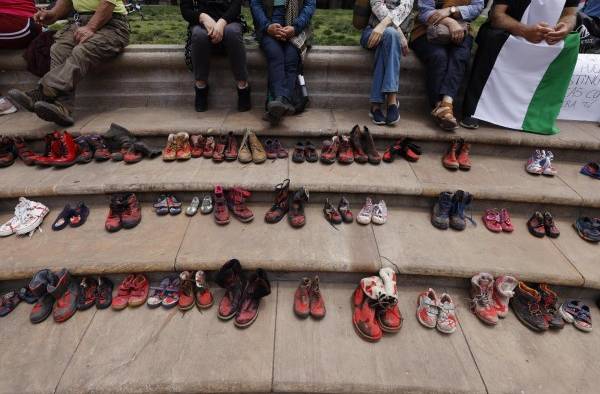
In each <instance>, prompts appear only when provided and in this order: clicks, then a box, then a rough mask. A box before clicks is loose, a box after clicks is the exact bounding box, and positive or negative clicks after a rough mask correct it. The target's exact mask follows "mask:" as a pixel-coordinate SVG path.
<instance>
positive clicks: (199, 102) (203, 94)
mask: <svg viewBox="0 0 600 394" xmlns="http://www.w3.org/2000/svg"><path fill="white" fill-rule="evenodd" d="M194 89H195V90H196V101H195V102H194V106H195V107H196V112H205V111H206V110H207V109H208V91H209V89H210V88H209V87H208V85H206V86H205V87H204V88H202V89H200V88H199V87H198V86H194Z"/></svg>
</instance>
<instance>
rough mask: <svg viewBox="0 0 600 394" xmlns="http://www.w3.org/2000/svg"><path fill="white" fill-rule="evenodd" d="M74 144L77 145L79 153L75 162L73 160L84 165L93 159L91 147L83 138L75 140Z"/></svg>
mask: <svg viewBox="0 0 600 394" xmlns="http://www.w3.org/2000/svg"><path fill="white" fill-rule="evenodd" d="M75 143H76V144H77V151H78V152H79V153H78V154H77V160H75V161H76V162H77V163H79V164H86V163H89V162H90V161H92V160H93V159H94V153H93V152H92V147H91V146H90V144H89V143H88V141H87V138H86V137H85V136H79V137H77V138H75Z"/></svg>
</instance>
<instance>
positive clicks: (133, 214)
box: [121, 193, 142, 229]
mask: <svg viewBox="0 0 600 394" xmlns="http://www.w3.org/2000/svg"><path fill="white" fill-rule="evenodd" d="M124 205H125V207H124V210H123V212H122V213H121V226H123V228H124V229H131V228H134V227H135V226H137V225H138V224H139V223H140V222H141V221H142V209H141V207H140V205H139V202H138V199H137V197H136V196H135V194H133V193H129V194H126V195H125V196H124Z"/></svg>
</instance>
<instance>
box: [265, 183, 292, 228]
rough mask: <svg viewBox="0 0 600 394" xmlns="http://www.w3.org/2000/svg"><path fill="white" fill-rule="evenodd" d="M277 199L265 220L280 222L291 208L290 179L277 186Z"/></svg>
mask: <svg viewBox="0 0 600 394" xmlns="http://www.w3.org/2000/svg"><path fill="white" fill-rule="evenodd" d="M275 193H276V194H275V200H274V201H273V205H272V206H271V208H270V209H269V210H268V211H267V213H265V222H267V223H279V221H280V220H281V219H283V217H284V216H285V214H286V213H288V211H289V209H290V201H289V200H290V180H289V179H285V180H284V181H283V182H281V183H280V184H279V185H277V186H275Z"/></svg>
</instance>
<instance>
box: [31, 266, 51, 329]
mask: <svg viewBox="0 0 600 394" xmlns="http://www.w3.org/2000/svg"><path fill="white" fill-rule="evenodd" d="M57 282H58V278H57V277H56V275H54V274H53V273H52V271H50V270H47V269H45V270H41V271H38V272H36V274H35V275H34V276H33V278H32V279H31V281H30V282H29V284H28V285H27V287H28V288H29V291H30V292H31V293H32V294H33V295H34V296H35V297H37V301H36V302H35V304H34V305H33V308H32V309H31V312H30V314H29V320H30V321H31V322H32V323H33V324H37V323H41V322H43V321H44V320H46V318H47V317H48V316H50V314H51V313H52V307H53V305H54V297H52V296H51V295H50V294H48V286H49V285H55V284H56V283H57Z"/></svg>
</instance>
